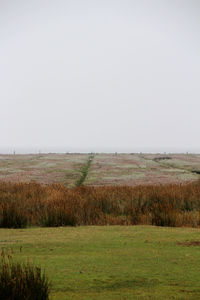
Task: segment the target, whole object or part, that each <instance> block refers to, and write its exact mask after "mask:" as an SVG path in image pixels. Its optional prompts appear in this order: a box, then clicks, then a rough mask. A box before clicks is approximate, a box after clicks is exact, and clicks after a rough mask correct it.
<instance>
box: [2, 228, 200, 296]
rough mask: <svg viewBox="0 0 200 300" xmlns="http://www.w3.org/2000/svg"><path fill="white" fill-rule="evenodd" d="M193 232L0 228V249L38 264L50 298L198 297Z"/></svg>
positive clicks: (198, 259) (199, 260)
mask: <svg viewBox="0 0 200 300" xmlns="http://www.w3.org/2000/svg"><path fill="white" fill-rule="evenodd" d="M185 241H200V236H199V230H198V229H191V228H166V227H165V228H161V227H152V226H107V227H106V226H102V227H97V226H88V227H75V228H70V227H60V228H29V229H23V230H22V229H0V247H1V248H2V247H3V248H7V249H10V248H11V247H12V248H13V250H14V253H15V257H16V258H17V259H19V260H22V261H24V260H26V259H27V258H29V259H30V260H31V261H32V262H33V263H36V264H40V265H41V267H42V268H45V270H46V273H47V274H48V276H49V278H50V279H51V280H52V283H53V291H52V299H53V300H67V299H84V300H86V299H88V300H92V299H99V300H100V299H101V300H106V299H107V300H110V299H113V300H115V299H116V300H117V299H200V285H199V274H200V255H199V254H200V246H197V243H196V246H186V245H182V244H179V243H184V242H185Z"/></svg>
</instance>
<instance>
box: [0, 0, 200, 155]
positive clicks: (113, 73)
mask: <svg viewBox="0 0 200 300" xmlns="http://www.w3.org/2000/svg"><path fill="white" fill-rule="evenodd" d="M199 33H200V1H199V0H120V1H117V0H107V1H104V0H98V1H95V0H90V1H88V0H79V1H78V0H70V1H68V0H56V1H55V0H48V1H47V0H46V1H45V0H42V1H39V0H18V1H15V0H1V1H0V85H1V86H0V153H11V152H13V151H14V149H16V151H18V152H21V153H23V152H36V153H38V152H39V151H44V152H54V150H55V152H70V151H75V152H79V151H80V152H90V151H93V152H115V151H119V152H140V151H141V152H165V151H166V152H186V151H189V152H200V138H199V136H200V118H199V114H200V34H199Z"/></svg>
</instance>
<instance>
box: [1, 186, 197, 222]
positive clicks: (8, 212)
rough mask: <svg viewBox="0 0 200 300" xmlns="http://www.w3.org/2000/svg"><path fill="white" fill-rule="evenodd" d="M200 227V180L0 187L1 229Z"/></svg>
mask: <svg viewBox="0 0 200 300" xmlns="http://www.w3.org/2000/svg"><path fill="white" fill-rule="evenodd" d="M108 224H110V225H117V224H119V225H132V224H152V225H158V226H193V227H197V226H199V224H200V182H195V183H188V184H170V185H169V184H168V185H152V186H145V185H144V186H142V185H141V186H136V187H129V186H110V187H105V186H101V187H86V186H82V187H76V188H66V187H64V186H63V185H59V184H56V185H55V184H52V185H47V186H44V185H40V184H38V183H28V184H27V183H19V184H13V183H3V182H1V183H0V227H4V228H6V227H7V228H21V227H26V226H30V225H36V226H66V225H70V226H75V225H108Z"/></svg>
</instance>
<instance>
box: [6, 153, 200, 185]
mask: <svg viewBox="0 0 200 300" xmlns="http://www.w3.org/2000/svg"><path fill="white" fill-rule="evenodd" d="M88 157H89V154H70V153H66V154H35V155H30V154H29V155H0V180H1V181H9V182H30V181H37V182H39V183H42V184H50V183H63V184H65V185H66V186H68V187H73V186H75V185H76V183H77V182H78V181H79V180H80V178H81V175H82V173H81V171H82V170H83V168H84V167H85V165H86V164H87V161H88ZM198 173H200V155H198V154H196V155H195V154H162V155H161V154H134V153H133V154H95V155H94V157H93V160H92V163H91V165H90V168H89V170H88V174H87V176H85V180H84V185H104V186H105V185H129V186H134V185H138V184H166V183H180V182H186V181H194V180H196V179H197V178H198V177H199V174H198Z"/></svg>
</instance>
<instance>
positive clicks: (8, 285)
mask: <svg viewBox="0 0 200 300" xmlns="http://www.w3.org/2000/svg"><path fill="white" fill-rule="evenodd" d="M49 294H50V282H49V280H48V279H47V277H46V275H45V273H44V272H42V271H41V268H40V267H37V266H33V265H30V264H29V263H26V264H22V263H19V262H14V261H13V259H12V257H11V256H10V255H6V254H5V253H4V252H3V251H2V253H1V261H0V299H2V300H48V299H49Z"/></svg>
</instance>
